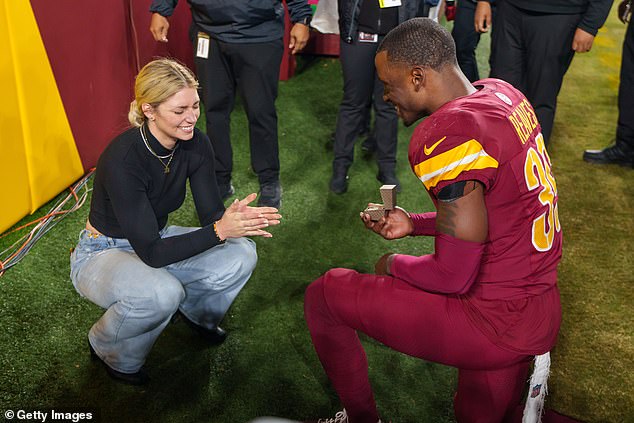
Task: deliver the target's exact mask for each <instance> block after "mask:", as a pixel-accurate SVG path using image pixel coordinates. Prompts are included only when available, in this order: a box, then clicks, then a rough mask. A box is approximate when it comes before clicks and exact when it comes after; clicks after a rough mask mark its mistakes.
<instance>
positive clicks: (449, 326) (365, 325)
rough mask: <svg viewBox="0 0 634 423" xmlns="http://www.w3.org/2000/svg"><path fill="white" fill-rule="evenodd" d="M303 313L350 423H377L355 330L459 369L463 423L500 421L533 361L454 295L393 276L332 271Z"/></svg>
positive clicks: (315, 286)
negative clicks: (475, 319)
mask: <svg viewBox="0 0 634 423" xmlns="http://www.w3.org/2000/svg"><path fill="white" fill-rule="evenodd" d="M304 313H305V317H306V322H307V323H308V328H309V330H310V334H311V336H312V339H313V344H314V346H315V350H316V351H317V355H318V356H319V359H320V361H321V363H322V366H323V367H324V370H325V371H326V374H327V375H328V377H329V378H330V381H331V382H332V384H333V386H334V388H335V390H336V391H337V394H338V395H339V398H340V400H341V402H342V404H343V406H344V407H345V408H346V410H347V412H348V416H349V418H350V422H351V423H366V422H367V423H376V422H377V420H378V414H377V410H376V406H375V403H374V397H373V395H372V390H371V387H370V382H369V380H368V369H367V367H368V363H367V360H366V356H365V352H364V350H363V347H362V346H361V343H360V342H359V338H358V336H357V333H356V331H361V332H363V333H365V334H367V335H368V336H370V337H372V338H374V339H376V340H378V341H380V342H382V343H383V344H385V345H387V346H389V347H391V348H393V349H395V350H397V351H400V352H402V353H405V354H408V355H411V356H414V357H419V358H422V359H425V360H428V361H434V362H437V363H442V364H446V365H449V366H453V367H457V368H458V369H459V373H458V389H457V394H456V397H455V402H454V409H455V413H456V418H457V420H458V422H461V423H462V422H478V423H480V422H501V421H504V419H505V415H507V414H508V413H510V412H512V410H513V409H514V408H516V407H517V405H518V404H519V403H520V401H521V396H522V392H523V388H524V386H525V382H526V380H527V372H528V365H529V362H530V360H531V359H532V356H527V355H522V354H516V353H512V352H509V351H507V350H504V349H502V348H500V347H498V346H496V345H495V344H493V343H492V342H491V341H490V340H489V339H488V338H487V337H486V336H485V335H484V334H483V333H482V331H480V330H479V329H478V328H477V327H476V326H474V325H473V323H472V322H471V321H470V319H469V317H468V315H467V314H466V313H465V311H464V309H463V307H462V305H461V303H460V300H459V299H458V298H457V297H455V296H446V295H435V294H431V293H428V292H425V291H422V290H420V289H418V288H414V287H412V286H411V285H408V284H407V283H405V282H403V281H401V280H398V279H395V278H392V277H390V276H377V275H367V274H359V273H357V272H355V271H353V270H348V269H332V270H330V271H328V272H327V273H326V274H325V275H323V276H322V277H320V278H319V279H317V280H316V281H315V282H313V283H312V284H311V285H310V286H309V287H308V288H307V289H306V298H305V303H304ZM406 388H407V387H405V386H404V387H402V389H406ZM422 417H423V416H421V418H422Z"/></svg>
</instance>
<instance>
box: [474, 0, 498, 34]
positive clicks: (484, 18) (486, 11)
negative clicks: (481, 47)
mask: <svg viewBox="0 0 634 423" xmlns="http://www.w3.org/2000/svg"><path fill="white" fill-rule="evenodd" d="M492 16H493V14H492V13H491V3H489V2H488V1H478V2H477V6H476V10H475V15H474V18H473V25H474V26H475V30H476V32H479V33H482V32H489V28H491V17H492Z"/></svg>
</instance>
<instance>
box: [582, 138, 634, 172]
mask: <svg viewBox="0 0 634 423" xmlns="http://www.w3.org/2000/svg"><path fill="white" fill-rule="evenodd" d="M583 160H585V161H586V162H589V163H596V164H618V165H621V166H627V167H634V153H630V154H627V153H626V152H624V151H623V149H621V148H620V147H619V146H618V145H616V144H613V145H611V146H609V147H606V148H604V149H603V150H586V151H584V152H583Z"/></svg>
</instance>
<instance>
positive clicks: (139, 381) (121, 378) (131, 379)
mask: <svg viewBox="0 0 634 423" xmlns="http://www.w3.org/2000/svg"><path fill="white" fill-rule="evenodd" d="M88 348H89V349H90V358H92V359H93V360H95V361H99V362H100V363H101V364H103V366H104V367H105V369H106V373H108V376H110V377H111V378H113V379H114V380H116V381H117V382H123V383H127V384H128V385H137V386H140V385H147V384H148V382H149V381H150V378H149V377H148V375H147V373H145V370H143V368H141V369H140V370H139V371H138V372H136V373H122V372H120V371H118V370H115V369H113V368H112V367H110V366H108V364H107V363H106V362H105V361H103V360H102V359H101V357H99V356H98V355H97V353H96V352H95V349H94V348H93V347H92V345H91V344H90V341H88Z"/></svg>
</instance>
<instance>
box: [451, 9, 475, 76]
mask: <svg viewBox="0 0 634 423" xmlns="http://www.w3.org/2000/svg"><path fill="white" fill-rule="evenodd" d="M475 9H476V5H475V3H473V2H472V1H471V0H460V1H459V2H458V5H457V7H456V19H455V20H454V22H453V29H452V30H451V36H452V37H453V39H454V41H455V43H456V57H457V58H458V65H460V69H462V72H463V73H464V74H465V76H466V77H467V79H469V81H471V82H474V81H477V80H478V79H480V73H479V72H478V62H477V61H476V54H475V50H476V47H478V43H479V42H480V33H478V32H476V30H475V26H474V22H473V21H474V18H475Z"/></svg>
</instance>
